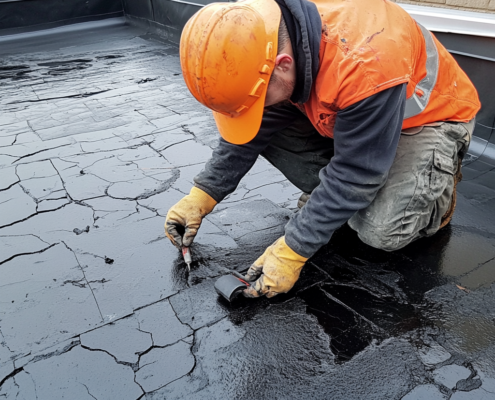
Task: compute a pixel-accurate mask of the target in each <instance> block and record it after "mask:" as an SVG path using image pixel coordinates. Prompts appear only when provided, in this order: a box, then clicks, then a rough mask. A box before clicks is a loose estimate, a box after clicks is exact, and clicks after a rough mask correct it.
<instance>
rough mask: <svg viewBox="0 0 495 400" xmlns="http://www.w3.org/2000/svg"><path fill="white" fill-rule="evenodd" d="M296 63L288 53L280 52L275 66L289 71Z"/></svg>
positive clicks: (282, 70) (283, 70)
mask: <svg viewBox="0 0 495 400" xmlns="http://www.w3.org/2000/svg"><path fill="white" fill-rule="evenodd" d="M293 63H294V59H293V58H292V56H290V55H289V54H286V53H282V54H279V55H278V56H277V58H275V68H277V69H279V70H280V71H281V72H287V71H288V70H290V69H291V67H292V65H293Z"/></svg>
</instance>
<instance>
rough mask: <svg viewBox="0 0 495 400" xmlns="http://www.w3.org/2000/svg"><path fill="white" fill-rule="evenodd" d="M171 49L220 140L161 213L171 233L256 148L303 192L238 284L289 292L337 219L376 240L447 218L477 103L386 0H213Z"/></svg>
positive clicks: (252, 293) (189, 233)
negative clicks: (185, 191)
mask: <svg viewBox="0 0 495 400" xmlns="http://www.w3.org/2000/svg"><path fill="white" fill-rule="evenodd" d="M180 60H181V67H182V71H183V75H184V79H185V82H186V84H187V86H188V88H189V90H190V91H191V93H192V94H193V95H194V97H195V98H196V99H197V100H198V101H199V102H201V103H202V104H203V105H205V106H206V107H209V108H210V109H212V110H213V116H214V118H215V121H216V124H217V128H218V130H219V132H220V135H221V139H220V141H219V145H218V147H216V149H215V150H214V151H213V155H212V157H211V159H210V160H209V161H208V162H207V163H206V165H205V168H204V170H203V171H202V172H201V173H200V174H199V175H198V176H196V177H195V179H194V182H195V184H194V187H193V188H192V189H191V192H190V194H189V195H187V196H185V197H184V198H183V199H182V200H180V201H179V202H178V203H177V204H175V205H174V206H173V207H172V208H171V209H170V210H169V212H168V214H167V217H166V222H165V230H166V235H167V236H168V238H169V239H170V240H171V241H172V243H174V244H175V245H176V246H179V247H180V246H189V245H191V243H192V241H193V239H194V236H195V235H196V233H197V231H198V229H199V227H200V225H201V220H202V219H203V218H204V217H205V216H206V215H207V214H208V213H210V212H211V211H212V210H213V209H214V207H215V205H216V204H217V203H218V202H220V201H222V199H224V198H225V197H226V196H227V195H229V194H230V193H232V192H233V191H234V190H235V188H236V187H237V185H238V183H239V181H240V180H241V178H242V177H243V176H244V175H245V174H246V173H247V172H248V171H249V169H250V168H251V167H252V166H253V164H254V163H255V161H256V159H257V158H258V156H259V155H262V156H263V157H264V158H266V159H267V160H268V161H269V162H270V163H271V164H272V165H273V166H275V167H276V168H277V169H279V170H280V171H281V172H282V173H283V174H284V175H285V177H286V178H287V179H288V180H289V181H290V182H292V183H293V184H294V185H295V186H296V187H298V188H299V189H300V190H301V191H302V192H303V194H302V195H301V198H300V200H299V203H298V206H299V207H300V210H299V211H298V212H297V213H294V215H293V216H292V218H291V219H290V220H289V222H288V223H287V225H286V227H285V235H284V236H283V237H281V238H279V239H278V240H277V241H275V242H274V243H273V244H272V245H271V246H269V247H268V248H267V249H266V251H265V252H264V253H263V254H262V255H261V256H260V257H259V258H258V259H257V260H256V261H254V263H253V264H252V266H251V267H250V268H249V270H248V272H247V275H246V279H247V280H249V281H250V282H252V284H251V287H250V288H248V289H246V290H245V292H244V294H245V295H246V296H248V297H259V296H262V295H266V296H267V297H272V296H275V295H277V294H279V293H286V292H288V291H289V290H290V289H291V288H292V287H293V286H294V284H295V282H296V281H297V279H298V278H299V274H300V271H301V269H302V267H303V266H304V264H305V262H306V261H307V260H308V258H309V257H311V256H312V255H313V254H314V253H315V252H316V251H317V250H318V249H319V248H320V247H321V246H323V245H325V244H326V243H327V242H328V241H329V240H330V238H331V236H332V234H333V232H334V231H335V230H336V229H337V228H339V227H340V226H341V225H342V224H344V223H345V222H347V223H348V224H349V226H350V227H351V228H352V229H353V230H355V231H356V232H357V234H358V236H359V238H360V239H361V240H362V241H363V242H364V243H366V244H368V245H370V246H373V247H375V248H378V249H383V250H386V251H393V250H396V249H400V248H402V247H404V246H406V245H407V244H409V243H410V242H412V241H414V240H416V239H419V238H422V237H427V236H431V235H433V234H434V233H436V232H437V231H438V230H439V229H441V228H443V227H444V226H446V225H447V224H448V223H449V222H450V220H451V218H452V215H453V212H454V208H455V204H456V184H457V182H459V180H460V179H461V160H462V157H463V156H464V155H465V153H466V151H467V148H468V146H469V142H470V139H471V135H472V132H473V130H474V118H475V116H476V113H477V111H478V110H479V108H480V102H479V99H478V95H477V92H476V89H475V88H474V86H473V84H472V83H471V82H470V80H469V78H468V77H467V76H466V74H465V73H464V72H463V71H462V70H461V68H460V67H459V66H458V64H457V63H456V61H455V60H454V58H453V57H452V56H451V55H450V54H449V53H448V52H447V50H446V49H445V48H444V47H443V46H442V44H440V42H439V41H438V40H437V39H436V38H435V36H434V35H433V34H432V33H430V32H429V31H428V30H427V29H425V28H424V27H423V26H422V25H420V24H419V23H417V22H416V21H415V20H414V19H413V18H412V17H411V16H410V15H409V14H408V13H407V12H406V11H404V10H403V9H402V8H401V7H400V6H398V5H397V4H395V3H392V2H390V1H388V0H346V1H342V0H317V1H315V2H309V1H306V0H245V1H240V2H236V3H213V4H210V5H208V6H206V7H204V8H202V9H201V10H200V11H199V12H197V13H196V14H195V15H194V16H193V17H192V18H191V19H190V20H189V22H188V23H187V24H186V26H185V28H184V31H183V33H182V38H181V43H180ZM181 233H184V234H183V235H181Z"/></svg>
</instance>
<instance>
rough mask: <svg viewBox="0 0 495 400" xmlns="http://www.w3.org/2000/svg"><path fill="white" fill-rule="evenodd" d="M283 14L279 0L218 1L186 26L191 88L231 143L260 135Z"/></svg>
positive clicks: (183, 45)
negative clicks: (277, 1)
mask: <svg viewBox="0 0 495 400" xmlns="http://www.w3.org/2000/svg"><path fill="white" fill-rule="evenodd" d="M280 18H281V11H280V7H279V6H278V5H277V3H276V2H275V1H274V0H244V1H240V2H237V3H212V4H209V5H207V6H205V7H204V8H202V9H201V10H199V11H198V12H197V13H196V14H195V15H194V16H193V17H192V18H191V19H190V20H189V21H188V22H187V24H186V26H185V27H184V30H183V32H182V37H181V40H180V62H181V67H182V72H183V75H184V79H185V81H186V84H187V87H188V88H189V90H190V91H191V93H192V94H193V95H194V97H195V98H196V99H197V100H198V101H199V102H200V103H202V104H204V105H205V106H206V107H208V108H210V109H212V110H213V116H214V118H215V121H216V123H217V127H218V130H219V131H220V134H221V135H222V137H223V138H224V139H225V140H227V141H228V142H230V143H234V144H244V143H247V142H249V141H250V140H252V139H253V138H254V137H255V136H256V134H257V133H258V130H259V128H260V125H261V119H262V117H263V108H264V105H265V97H266V90H267V87H268V82H269V80H270V76H271V74H272V72H273V68H274V66H275V58H276V57H277V44H278V43H277V41H278V28H279V25H280Z"/></svg>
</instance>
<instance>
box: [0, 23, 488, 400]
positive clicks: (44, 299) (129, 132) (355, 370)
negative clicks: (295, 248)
mask: <svg viewBox="0 0 495 400" xmlns="http://www.w3.org/2000/svg"><path fill="white" fill-rule="evenodd" d="M64 29H65V30H64ZM2 40H3V41H2V43H1V44H0V49H1V50H0V51H1V52H2V53H3V56H2V58H1V60H0V93H1V94H0V106H1V115H0V146H1V147H0V168H1V173H0V204H1V213H0V242H1V246H0V277H1V278H0V397H2V398H7V399H14V398H26V399H34V398H38V399H59V398H66V399H95V398H96V399H98V400H102V399H119V400H120V399H143V398H146V399H163V398H167V399H183V398H187V399H196V398H197V399H210V398H239V399H242V398H249V399H252V398H283V399H292V398H293V399H301V398H317V399H318V398H321V399H329V398H334V399H381V400H382V399H401V398H402V399H406V400H412V399H430V400H431V399H448V398H450V399H452V400H460V399H494V398H495V362H494V360H495V342H494V340H493V338H494V337H495V323H494V321H495V311H494V310H495V284H494V281H495V240H494V239H495V213H494V210H495V190H494V188H495V177H494V174H495V172H494V169H495V165H493V159H492V158H490V157H486V158H483V154H484V150H485V149H479V148H477V149H476V151H475V152H474V153H473V154H475V156H470V157H467V158H466V159H465V167H464V169H463V171H464V176H465V179H464V181H463V182H462V183H461V184H460V185H459V186H458V200H457V203H458V205H457V211H456V214H455V216H454V219H453V222H452V223H451V225H449V226H448V227H447V228H445V229H443V230H442V231H440V232H438V233H437V234H436V235H435V236H433V237H431V238H428V239H422V240H419V241H417V242H415V243H413V244H412V245H409V246H408V247H406V248H405V249H403V250H400V251H396V252H393V253H386V252H383V251H379V250H376V249H373V248H370V247H368V246H366V245H365V244H363V243H362V242H361V241H360V240H359V239H358V238H357V236H356V235H355V233H353V232H352V231H351V229H350V228H348V227H347V226H343V227H342V228H340V229H339V230H338V231H337V232H336V233H335V235H334V236H333V238H332V240H331V242H330V243H329V244H328V245H327V246H325V247H324V248H322V249H321V250H320V251H319V252H318V253H317V254H316V256H315V257H313V258H312V259H311V260H310V261H309V262H308V263H307V265H306V266H305V267H304V269H303V272H302V275H301V279H300V280H299V281H298V283H297V284H296V286H295V287H294V289H293V290H292V291H291V292H290V293H289V294H287V295H280V296H277V297H275V298H273V299H271V300H268V299H259V300H247V299H238V301H236V302H234V303H232V304H228V303H227V302H225V301H224V300H223V299H222V298H219V297H218V295H217V294H216V293H215V291H214V289H213V284H214V282H215V280H216V278H218V277H219V276H221V275H223V274H226V273H227V271H228V269H236V270H238V271H245V270H246V269H247V268H248V267H249V265H250V264H251V263H252V262H253V261H254V260H255V259H256V258H257V257H258V256H259V255H260V254H262V252H263V251H264V249H265V248H266V247H267V246H268V245H270V244H271V243H272V242H273V241H274V240H275V239H276V238H278V237H279V236H280V235H282V233H283V230H284V225H285V223H286V222H287V220H288V218H289V217H290V215H291V214H292V213H294V212H297V208H296V203H297V199H298V197H299V195H300V192H299V191H298V190H297V189H296V188H295V187H294V186H292V185H291V184H290V183H289V182H287V181H286V180H285V179H284V177H283V176H282V175H281V174H280V173H279V172H278V171H277V170H275V169H274V168H273V167H272V166H271V165H270V164H269V163H268V162H267V161H266V160H264V159H262V158H260V159H259V160H258V162H257V163H256V165H255V166H254V167H253V169H252V170H251V171H250V172H249V174H248V175H247V176H246V177H245V178H244V179H243V180H242V182H241V184H240V186H239V187H238V189H237V190H236V192H235V193H233V194H232V195H230V196H229V197H228V198H227V199H226V200H225V201H224V202H222V203H220V204H219V205H218V206H217V208H216V209H215V211H214V212H213V213H212V214H210V215H209V216H208V217H206V219H205V221H204V223H203V225H202V227H201V230H200V233H199V235H198V237H197V240H196V242H195V244H194V245H193V247H192V254H193V263H192V270H191V272H190V273H188V272H187V269H186V266H185V264H184V262H183V261H182V258H181V255H180V253H179V252H178V250H177V249H175V248H174V247H173V246H172V245H171V244H170V243H169V241H168V240H167V239H166V238H165V236H164V232H163V223H164V217H165V215H166V213H167V210H168V208H169V207H170V206H171V205H172V204H174V203H175V202H177V201H178V200H179V199H180V198H181V197H182V196H183V195H184V194H186V193H188V191H189V190H190V188H191V186H192V182H193V181H192V179H193V177H194V176H195V175H196V174H197V173H198V172H199V171H200V170H201V169H202V167H203V165H204V163H205V162H206V160H207V159H208V158H209V157H210V155H211V152H212V149H213V148H214V147H215V146H216V143H217V140H218V134H217V131H216V128H215V124H214V121H213V118H212V116H211V114H210V112H209V110H207V109H205V108H204V107H202V106H201V105H200V104H198V103H197V102H196V101H195V100H194V99H193V98H192V96H191V95H190V94H189V92H188V91H187V88H186V86H185V84H184V82H183V79H182V76H181V70H180V65H179V57H178V49H177V48H176V47H174V46H173V45H170V44H167V43H165V42H163V41H161V40H160V39H159V38H157V37H154V36H153V35H150V34H147V33H146V32H143V31H139V30H136V29H135V28H131V27H129V26H127V25H125V23H124V21H123V20H115V21H107V22H106V23H101V22H99V23H88V24H82V25H79V26H78V27H72V29H71V30H67V29H66V28H62V29H60V30H52V31H50V32H48V35H47V32H44V33H43V32H40V33H39V34H38V35H33V34H30V35H28V36H20V37H15V38H10V39H9V40H8V41H6V40H4V39H2ZM477 143H478V145H479V146H483V145H484V144H483V142H477ZM480 143H481V144H480ZM486 146H488V142H487V143H486Z"/></svg>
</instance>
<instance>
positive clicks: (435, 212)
mask: <svg viewBox="0 0 495 400" xmlns="http://www.w3.org/2000/svg"><path fill="white" fill-rule="evenodd" d="M474 125H475V122H474V120H472V121H470V122H469V123H455V122H443V123H438V124H435V126H423V127H418V128H411V129H408V130H406V131H403V132H402V134H401V137H400V140H399V145H398V148H397V154H396V156H395V160H394V163H393V165H392V168H391V169H390V172H389V175H388V179H387V182H386V183H385V185H384V186H383V187H382V188H381V189H380V190H379V191H378V193H377V196H376V198H375V199H374V200H373V202H372V203H371V204H370V205H369V206H368V207H367V208H365V209H363V210H360V211H358V212H356V214H354V216H352V217H351V218H350V219H349V221H348V223H349V225H350V227H351V228H352V229H354V230H355V231H356V232H357V233H358V235H359V238H360V239H361V240H362V241H363V242H364V243H366V244H368V245H370V246H373V247H375V248H379V249H383V250H386V251H392V250H397V249H400V248H402V247H404V246H406V245H407V244H409V243H411V242H412V241H414V240H416V239H418V238H421V237H426V236H431V235H433V234H434V233H436V232H437V231H438V229H439V228H440V225H441V222H442V217H443V215H444V214H445V213H446V212H447V211H448V210H449V207H450V204H451V200H452V193H453V191H454V176H455V175H456V173H457V170H458V168H460V162H459V161H460V160H462V157H463V156H464V154H465V153H466V152H467V149H468V147H469V143H470V140H471V136H472V133H473V130H474ZM262 156H263V157H265V158H266V159H267V160H268V161H269V162H270V163H271V164H272V165H273V166H275V167H276V168H277V169H279V170H280V171H281V172H282V173H283V174H284V175H285V177H286V178H287V179H288V180H289V181H290V182H292V183H293V184H294V185H295V186H296V187H298V188H299V189H300V190H302V191H303V192H306V193H311V192H312V191H313V190H314V189H315V188H316V186H318V184H319V182H320V179H319V177H318V173H319V171H320V170H321V168H323V167H325V166H326V165H327V164H328V163H329V162H330V160H331V158H332V156H333V140H332V139H329V138H324V137H322V136H320V135H319V134H318V132H317V131H316V130H315V129H314V127H313V126H312V125H311V123H310V122H309V120H308V119H307V118H306V117H304V116H303V115H301V117H300V118H298V119H297V120H296V121H295V122H294V123H293V124H292V125H291V126H289V127H288V128H286V129H283V130H281V131H279V132H277V133H276V134H275V135H274V137H273V139H272V140H271V142H270V144H269V146H268V147H267V148H266V150H265V151H264V152H263V153H262Z"/></svg>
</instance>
